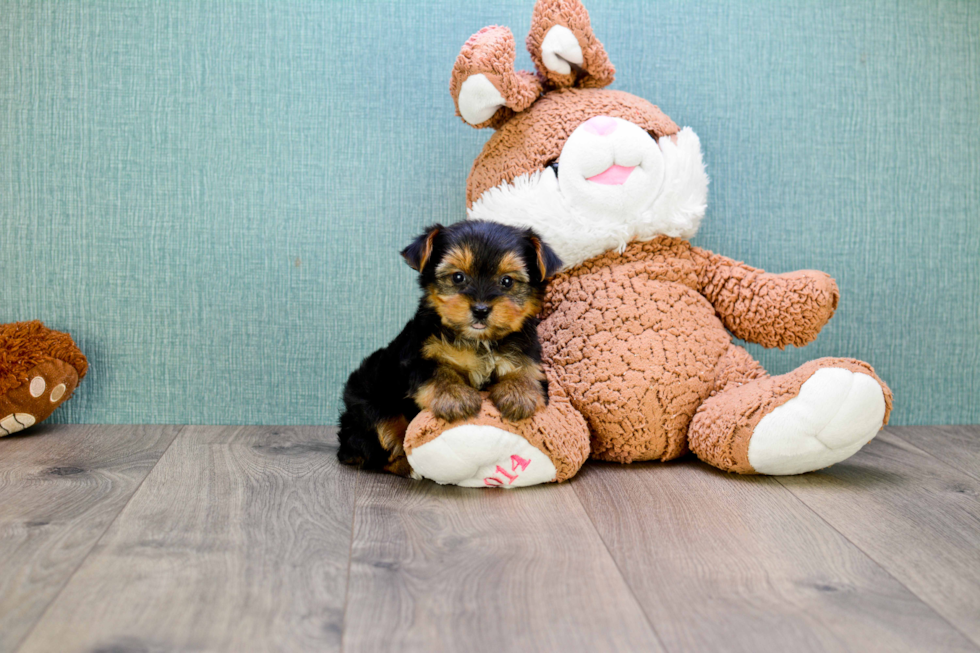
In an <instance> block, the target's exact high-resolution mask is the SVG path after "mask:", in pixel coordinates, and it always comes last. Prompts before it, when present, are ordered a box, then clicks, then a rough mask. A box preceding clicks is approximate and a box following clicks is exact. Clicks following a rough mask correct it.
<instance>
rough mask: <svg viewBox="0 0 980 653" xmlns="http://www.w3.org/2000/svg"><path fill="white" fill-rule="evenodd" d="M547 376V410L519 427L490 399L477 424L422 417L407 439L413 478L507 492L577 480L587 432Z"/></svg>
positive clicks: (586, 450) (425, 413)
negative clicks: (495, 488)
mask: <svg viewBox="0 0 980 653" xmlns="http://www.w3.org/2000/svg"><path fill="white" fill-rule="evenodd" d="M548 376H549V380H550V383H549V390H548V395H549V401H548V406H547V407H546V408H544V409H542V410H539V411H538V412H537V413H535V414H534V415H533V416H531V417H530V418H528V419H525V420H521V421H520V422H509V421H507V420H505V419H503V417H501V415H500V411H498V410H497V408H496V407H495V406H494V405H493V404H492V403H491V402H490V401H489V400H488V399H486V398H484V401H483V407H482V408H481V409H480V413H479V414H478V415H477V416H476V417H475V418H473V419H471V420H468V421H466V422H463V423H459V424H457V425H453V424H449V423H447V422H444V421H442V420H440V419H438V418H436V417H435V416H434V415H433V414H432V413H430V412H429V411H423V412H421V413H419V414H418V416H416V418H415V419H414V420H412V423H411V424H409V427H408V432H407V433H406V434H405V445H404V446H405V452H406V454H407V455H408V463H409V465H411V467H412V475H413V476H414V477H416V478H427V479H430V480H433V481H435V482H436V483H440V484H443V485H461V486H464V487H503V488H515V487H524V486H528V485H537V484H539V483H548V482H550V481H564V480H566V479H568V478H571V477H572V476H574V475H575V473H576V472H577V471H578V470H579V468H580V467H581V466H582V463H584V462H585V460H586V458H588V456H589V430H588V427H587V426H586V424H585V419H584V418H583V417H582V416H581V415H580V414H579V412H578V411H576V410H575V409H574V408H573V407H572V405H571V403H570V402H569V401H568V396H567V395H566V394H565V392H564V390H563V389H562V388H561V387H560V386H559V385H558V384H557V383H555V382H554V380H553V377H552V376H551V375H550V373H549V375H548Z"/></svg>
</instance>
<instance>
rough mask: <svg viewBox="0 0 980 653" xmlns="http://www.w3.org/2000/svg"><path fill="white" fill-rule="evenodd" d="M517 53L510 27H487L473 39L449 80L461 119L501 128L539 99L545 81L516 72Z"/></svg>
mask: <svg viewBox="0 0 980 653" xmlns="http://www.w3.org/2000/svg"><path fill="white" fill-rule="evenodd" d="M515 53H516V49H515V47H514V35H513V34H511V33H510V30H509V29H507V28H506V27H497V26H496V25H494V26H492V27H484V28H483V29H481V30H480V31H479V32H477V33H476V34H474V35H473V36H471V37H470V39H469V40H468V41H467V42H466V44H465V45H464V46H463V49H462V50H461V51H460V53H459V56H458V57H456V65H454V66H453V75H452V78H451V79H450V81H449V92H450V93H451V94H452V96H453V101H454V102H455V103H456V115H457V116H460V117H461V118H462V119H463V120H465V121H466V122H467V123H468V124H470V125H472V126H473V127H477V128H483V127H493V128H497V127H499V126H500V125H502V124H503V123H504V122H506V121H507V119H508V118H510V117H511V116H512V115H514V112H515V111H523V110H524V109H526V108H528V107H529V106H531V103H533V102H534V101H535V100H536V99H538V96H539V95H540V94H541V82H540V81H539V80H538V78H537V77H536V76H535V75H534V73H529V72H527V71H524V70H521V71H518V72H515V71H514V57H515Z"/></svg>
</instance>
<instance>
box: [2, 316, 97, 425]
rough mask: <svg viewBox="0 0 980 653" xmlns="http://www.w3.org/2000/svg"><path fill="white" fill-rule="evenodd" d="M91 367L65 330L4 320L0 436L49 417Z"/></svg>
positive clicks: (37, 323) (33, 323) (35, 322)
mask: <svg viewBox="0 0 980 653" xmlns="http://www.w3.org/2000/svg"><path fill="white" fill-rule="evenodd" d="M87 371H88V361H87V360H86V359H85V356H84V355H83V354H82V352H81V351H80V350H79V349H78V347H77V346H76V345H75V343H74V341H73V340H72V339H71V336H69V335H68V334H67V333H61V332H60V331H54V330H52V329H49V328H47V327H46V326H44V325H43V324H41V323H40V322H38V321H34V322H16V323H13V324H4V325H0V436H4V435H10V434H11V433H17V432H18V431H21V430H23V429H25V428H27V427H28V426H33V425H34V424H37V423H39V422H42V421H44V420H45V419H47V418H48V416H50V415H51V413H53V412H54V409H55V408H57V407H58V406H60V405H61V404H63V403H65V402H66V401H67V400H68V398H69V397H71V395H72V393H73V392H74V391H75V388H76V387H77V386H78V382H79V381H80V380H81V379H82V377H83V376H85V373H86V372H87Z"/></svg>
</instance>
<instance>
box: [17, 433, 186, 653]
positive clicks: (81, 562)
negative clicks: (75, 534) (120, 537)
mask: <svg viewBox="0 0 980 653" xmlns="http://www.w3.org/2000/svg"><path fill="white" fill-rule="evenodd" d="M186 428H187V425H181V426H180V428H178V429H177V431H176V432H175V433H174V436H173V437H172V438H170V442H168V443H167V446H166V447H164V449H163V451H161V452H160V455H159V457H157V459H156V460H155V461H154V463H153V466H152V467H150V469H148V470H147V472H146V474H145V475H144V476H143V478H142V479H140V482H139V483H138V484H137V485H136V487H135V488H134V489H133V491H132V493H131V494H130V495H129V498H128V499H126V502H125V503H123V505H122V506H121V507H120V508H119V511H118V512H116V514H115V516H114V517H113V518H112V519H111V520H109V523H108V524H106V527H105V528H104V529H103V530H102V532H101V533H100V534H99V536H98V537H97V538H96V539H95V540H94V541H93V542H92V546H90V547H89V549H88V551H86V552H85V555H84V556H81V559H80V560H79V561H78V564H77V565H75V568H74V569H72V571H71V573H70V574H68V575H67V576H66V577H65V581H64V582H63V583H62V584H61V587H60V588H58V592H57V593H56V594H55V595H54V596H52V597H51V600H50V601H48V604H47V605H46V606H44V611H43V612H41V614H40V615H39V616H38V618H37V619H36V620H35V621H34V624H33V625H32V626H31V627H30V629H29V630H28V631H27V632H26V633H25V634H24V636H23V637H22V638H21V639H20V641H19V642H17V644H16V645H15V646H14V648H13V649H12V650H13V651H20V650H21V649H22V648H24V644H25V643H26V642H27V641H28V640H29V639H30V638H31V635H33V634H34V631H35V630H36V629H37V626H38V624H40V623H41V622H42V621H44V618H45V617H46V616H47V614H48V611H49V610H51V606H52V605H54V604H55V602H56V601H57V600H58V597H60V596H61V593H62V592H64V591H65V588H66V587H68V584H69V583H71V580H72V578H74V577H75V574H77V573H78V570H79V569H81V568H82V565H84V564H85V561H86V560H88V559H89V556H91V555H92V551H94V550H95V548H96V547H98V546H99V542H101V541H102V540H103V538H104V537H105V535H106V533H108V532H109V530H110V529H112V526H113V524H115V523H116V522H117V521H118V520H119V516H120V515H121V514H123V512H125V510H126V508H127V507H128V506H129V504H130V502H131V501H132V500H133V497H135V496H136V494H137V493H138V492H139V491H140V488H142V487H143V484H144V483H145V482H146V479H148V478H149V477H150V474H152V473H153V470H154V469H156V468H157V465H159V464H160V461H161V460H163V457H164V456H165V455H167V452H168V451H170V447H172V446H173V444H174V442H176V441H177V438H178V437H180V434H181V433H183V432H184V430H185V429H186Z"/></svg>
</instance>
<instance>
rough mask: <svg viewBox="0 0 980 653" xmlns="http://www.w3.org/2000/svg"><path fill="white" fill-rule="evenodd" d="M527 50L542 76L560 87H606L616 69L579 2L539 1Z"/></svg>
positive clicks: (565, 0)
mask: <svg viewBox="0 0 980 653" xmlns="http://www.w3.org/2000/svg"><path fill="white" fill-rule="evenodd" d="M527 51H528V52H529V53H530V54H531V60H532V61H534V65H535V67H536V68H537V69H538V73H539V74H540V75H541V76H542V77H544V78H545V79H546V80H547V81H548V82H549V83H550V84H552V85H553V86H556V87H558V88H563V87H567V86H580V87H582V88H602V87H603V86H608V85H609V84H612V81H613V79H614V78H615V77H616V69H615V68H614V67H613V65H612V63H610V61H609V56H608V55H607V54H606V50H605V49H604V48H603V47H602V43H599V40H598V39H597V38H596V37H595V34H594V33H593V32H592V24H591V23H590V22H589V12H587V11H586V10H585V7H584V6H583V5H582V3H581V2H580V1H579V0H538V2H537V3H536V4H535V5H534V13H533V14H532V16H531V31H530V33H528V35H527Z"/></svg>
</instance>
